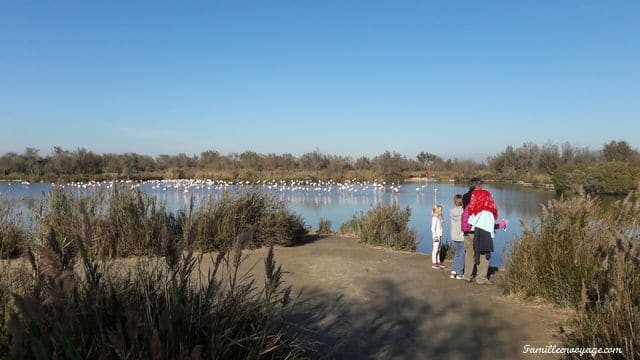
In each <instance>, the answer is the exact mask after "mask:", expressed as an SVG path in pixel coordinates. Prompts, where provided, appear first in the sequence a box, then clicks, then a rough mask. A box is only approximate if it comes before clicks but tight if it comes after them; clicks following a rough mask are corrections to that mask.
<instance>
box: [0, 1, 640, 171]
mask: <svg viewBox="0 0 640 360" xmlns="http://www.w3.org/2000/svg"><path fill="white" fill-rule="evenodd" d="M639 19H640V2H639V1H637V0H632V1H615V0H614V1H603V0H599V1H589V0H581V1H568V0H562V1H557V0H553V1H540V0H538V1H519V0H518V1H514V0H509V1H477V0H472V1H459V0H457V1H451V0H444V1H426V0H423V1H374V0H366V1H344V0H337V1H332V0H331V1H327V0H322V1H320V0H316V1H307V0H289V1H275V0H268V1H262V0H260V1H242V0H233V1H201V2H187V1H166V2H165V1H111V0H110V1H101V2H97V1H84V0H83V1H74V2H71V1H64V0H56V1H28V0H17V1H11V0H7V1H0V153H5V152H7V151H18V152H21V151H22V150H23V149H24V148H25V147H27V146H32V147H36V148H39V149H41V150H42V152H43V153H48V152H49V151H50V149H51V147H52V146H54V145H60V146H63V147H65V148H75V147H77V146H82V147H87V148H89V149H92V150H95V151H98V152H125V151H135V152H141V153H148V154H152V155H157V154H161V153H179V152H185V153H188V154H192V153H199V152H200V151H202V150H206V149H216V150H218V151H220V152H222V153H225V154H226V153H229V152H241V151H244V150H254V151H257V152H261V153H267V152H276V153H283V152H291V153H293V154H296V155H299V154H302V153H305V152H308V151H313V150H314V149H316V148H319V149H320V151H322V152H326V153H332V154H342V155H351V156H360V155H363V154H365V155H375V154H379V153H381V152H383V151H384V150H394V151H399V152H401V153H403V154H406V155H410V156H413V155H415V154H417V153H418V152H420V151H429V152H433V153H436V154H439V155H442V156H445V157H460V158H480V157H482V156H484V155H487V154H491V153H494V152H497V151H501V150H502V149H504V147H505V146H506V145H508V144H513V145H520V144H522V143H523V142H525V141H534V142H538V143H540V144H542V143H544V142H546V141H554V142H564V141H570V142H572V143H575V144H577V145H583V146H590V147H592V148H599V147H600V146H601V145H602V144H604V143H606V142H608V141H609V140H614V139H615V140H619V139H622V140H627V141H628V142H629V143H630V144H631V145H632V146H633V147H635V148H638V147H640V129H639V128H638V123H640V20H639Z"/></svg>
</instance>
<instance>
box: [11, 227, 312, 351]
mask: <svg viewBox="0 0 640 360" xmlns="http://www.w3.org/2000/svg"><path fill="white" fill-rule="evenodd" d="M82 222H83V228H82V233H83V235H81V236H77V237H76V240H75V242H76V245H77V249H78V251H77V253H76V254H75V256H72V257H69V256H66V255H65V253H64V251H63V247H64V246H65V244H63V243H62V242H61V241H60V239H61V238H60V237H59V236H57V234H56V233H55V231H53V230H52V231H51V232H50V233H49V235H48V236H47V238H46V239H45V240H46V241H45V242H44V244H43V245H40V246H38V247H37V249H36V251H35V252H34V253H30V256H29V260H30V263H31V267H32V276H31V279H30V280H29V282H28V283H29V284H30V286H28V288H27V290H26V291H24V292H22V293H14V294H13V295H12V296H13V305H14V306H12V307H11V308H10V311H9V312H10V314H9V322H8V324H3V323H0V324H2V325H3V326H2V327H1V328H0V350H7V351H9V355H10V356H11V357H12V358H64V359H67V358H68V359H86V358H97V359H116V358H119V359H122V358H130V359H137V358H153V359H182V358H185V359H186V358H189V359H200V358H223V359H246V358H296V357H299V356H301V355H303V354H304V351H305V349H304V346H303V344H302V343H301V342H300V341H299V340H298V338H297V337H296V336H295V335H292V334H293V332H292V331H289V330H288V326H289V325H288V324H289V323H288V318H289V315H290V313H291V310H292V308H293V306H294V304H295V302H294V301H292V298H291V296H290V288H288V287H284V286H283V285H282V271H281V269H280V267H279V266H277V264H276V263H275V260H274V256H273V248H270V249H269V253H268V256H267V258H266V259H265V273H266V275H265V283H264V286H263V287H262V288H259V287H258V286H257V285H256V282H255V279H251V278H247V277H245V276H243V275H241V274H242V273H241V272H239V268H240V266H241V264H242V262H243V255H242V247H243V245H245V244H246V242H247V241H249V239H248V236H247V235H246V234H245V235H243V236H239V237H238V238H237V239H236V241H235V242H234V245H233V247H232V248H231V249H229V251H222V252H220V253H219V254H218V255H217V256H216V257H215V258H211V259H210V261H211V263H210V267H209V270H206V271H204V272H201V270H202V269H203V268H205V267H204V266H203V264H204V262H206V261H207V259H206V258H203V256H202V255H199V256H197V255H195V254H194V252H193V246H187V247H186V248H177V247H176V248H173V250H172V251H171V252H170V253H168V254H167V257H166V258H164V259H156V260H147V261H142V262H140V263H138V265H137V266H135V267H134V268H133V269H131V268H129V270H126V271H125V270H122V268H123V267H122V266H118V263H113V262H112V263H109V262H102V261H98V260H97V259H96V258H95V257H93V256H92V255H91V254H90V252H89V251H88V248H87V244H88V241H87V240H88V238H87V236H92V235H94V233H93V232H92V231H93V230H92V229H94V226H93V225H94V224H92V223H91V219H90V218H89V217H87V216H86V215H83V220H82ZM187 232H188V233H190V234H195V230H193V231H187ZM194 240H195V239H194V237H193V236H192V237H191V239H190V240H189V241H190V242H193V241H194ZM182 250H185V252H183V251H182ZM76 263H79V264H76ZM125 268H126V267H125ZM118 269H119V270H118ZM1 290H2V288H0V291H1ZM3 294H5V293H0V296H2V295H3ZM5 298H6V297H5ZM2 299H3V297H0V300H2ZM2 304H3V303H0V305H2ZM6 309H7V307H6V306H4V307H0V310H6ZM3 319H4V318H3ZM3 347H4V348H3Z"/></svg>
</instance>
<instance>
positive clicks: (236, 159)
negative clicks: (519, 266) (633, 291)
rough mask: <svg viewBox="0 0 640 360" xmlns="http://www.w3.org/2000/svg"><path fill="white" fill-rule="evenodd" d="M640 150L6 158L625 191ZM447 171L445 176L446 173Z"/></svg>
mask: <svg viewBox="0 0 640 360" xmlns="http://www.w3.org/2000/svg"><path fill="white" fill-rule="evenodd" d="M639 169H640V154H639V153H638V151H637V150H636V149H633V148H632V147H631V146H630V145H629V144H628V143H627V142H626V141H611V142H609V143H607V144H605V145H604V146H603V148H602V149H600V150H591V149H589V148H587V147H580V146H576V145H572V144H570V143H564V144H555V143H546V144H544V145H538V144H535V143H532V142H527V143H524V144H522V145H521V146H519V147H513V146H511V145H509V146H507V147H506V148H505V149H504V151H502V152H500V153H498V154H496V155H494V156H490V157H489V158H488V159H487V162H478V161H473V160H458V159H447V160H445V159H443V158H442V157H440V156H438V155H436V154H433V153H430V152H424V151H423V152H421V153H420V154H418V155H417V156H416V157H415V158H409V157H407V156H405V155H402V154H400V153H398V152H392V151H385V152H383V153H381V154H379V155H377V156H374V157H367V156H361V157H358V158H352V157H350V156H339V155H330V154H325V153H322V152H320V150H318V149H316V150H314V151H312V152H308V153H305V154H302V155H300V156H295V155H293V154H290V153H284V154H275V153H269V154H260V153H257V152H255V151H245V152H243V153H230V154H227V155H223V154H221V153H219V152H218V151H215V150H207V151H203V152H201V153H200V154H199V155H195V154H194V155H187V154H184V153H180V154H177V155H167V154H163V155H158V156H156V157H152V156H149V155H141V154H136V153H124V154H113V153H105V154H97V153H94V152H92V151H90V150H87V149H85V148H77V149H75V150H67V149H63V148H61V147H59V146H56V147H54V148H53V150H52V152H51V154H49V155H46V156H42V155H40V151H39V150H38V149H35V148H27V149H25V151H24V152H23V153H22V154H18V153H14V152H9V153H6V154H4V155H2V157H0V177H2V178H5V179H22V178H24V179H28V180H50V181H61V180H89V179H96V180H100V179H105V180H106V179H114V178H119V179H153V178H155V179H159V178H205V177H209V178H221V179H229V180H256V179H289V178H304V177H311V178H316V179H336V180H340V179H353V178H356V179H360V180H373V179H379V180H385V181H395V182H400V181H402V180H403V179H405V178H407V177H410V176H425V175H427V174H429V175H431V176H432V175H433V174H438V177H439V179H440V180H448V179H450V178H456V179H458V180H460V179H465V178H469V177H471V176H474V175H481V176H482V177H483V178H487V179H492V178H493V179H499V180H520V181H526V182H531V183H539V184H544V183H553V184H554V185H555V187H556V189H558V190H559V191H577V192H583V191H585V192H594V193H610V194H623V193H628V192H629V191H631V190H635V189H636V188H637V187H638V179H639V176H640V170H639ZM443 174H444V175H443Z"/></svg>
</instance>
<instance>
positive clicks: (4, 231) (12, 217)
mask: <svg viewBox="0 0 640 360" xmlns="http://www.w3.org/2000/svg"><path fill="white" fill-rule="evenodd" d="M27 239H28V238H27V232H26V230H25V228H24V225H23V221H22V213H21V212H19V211H18V209H17V206H16V204H15V202H13V201H11V200H9V199H6V198H5V197H4V196H3V195H1V194H0V259H14V258H17V257H20V256H22V255H23V253H24V252H25V250H26V249H27V246H28V244H27Z"/></svg>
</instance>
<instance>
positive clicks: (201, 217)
mask: <svg viewBox="0 0 640 360" xmlns="http://www.w3.org/2000/svg"><path fill="white" fill-rule="evenodd" d="M4 213H7V214H8V212H6V211H5V212H4ZM4 213H3V210H2V209H1V208H0V236H3V242H2V250H3V252H2V255H3V256H4V253H5V251H4V249H5V247H6V248H7V249H9V250H7V254H8V255H7V257H11V256H20V254H22V252H20V250H19V247H18V246H17V245H13V244H14V243H16V244H22V243H24V242H26V241H27V240H28V239H27V235H28V234H29V233H32V234H33V235H32V236H33V239H32V240H33V242H34V243H36V244H41V243H43V242H44V241H45V239H46V237H47V236H48V235H49V232H50V231H51V230H53V231H54V232H55V233H56V236H57V238H58V240H59V241H60V243H61V244H62V248H63V249H65V251H66V252H67V253H68V256H73V255H74V252H75V251H77V249H76V245H75V239H76V237H77V236H79V235H81V229H82V227H83V221H84V220H82V219H83V218H87V219H89V220H90V222H91V224H92V230H93V231H92V235H91V237H90V238H87V239H86V246H87V251H88V252H89V253H91V254H92V255H93V256H96V257H98V258H116V257H127V256H150V255H157V256H166V254H167V253H168V252H169V251H171V249H173V248H175V247H177V246H180V245H185V244H186V242H187V240H188V237H189V236H191V235H190V233H189V232H192V233H193V234H192V235H193V236H194V238H195V243H194V244H195V246H196V248H197V249H198V250H201V251H212V250H225V249H228V248H229V247H231V246H232V245H233V242H234V241H235V239H236V238H237V237H238V236H239V235H240V234H242V233H244V232H246V231H247V230H249V229H253V231H254V236H253V237H252V239H251V241H250V243H249V244H248V246H250V247H260V246H265V245H293V244H295V243H296V242H298V241H300V240H301V239H302V238H303V237H304V236H305V235H306V234H307V229H306V227H305V224H304V221H303V220H302V218H301V217H300V216H299V215H296V214H294V213H292V212H291V211H290V210H289V209H288V208H287V206H286V204H285V203H284V202H282V201H278V200H276V199H275V198H273V197H269V196H267V195H262V194H259V193H254V192H246V193H240V194H235V195H225V196H224V197H223V198H222V199H219V200H215V199H213V198H210V199H207V200H205V201H203V202H201V203H198V204H196V203H194V201H193V200H192V201H191V203H190V206H189V208H187V209H182V210H180V211H178V212H177V213H175V214H174V213H171V212H169V211H168V210H167V208H166V205H165V204H164V203H158V201H157V199H156V198H154V197H152V196H149V195H146V194H144V193H142V192H140V190H139V189H137V188H129V187H124V186H115V187H114V188H113V189H112V190H111V191H97V192H93V193H90V194H87V195H82V194H80V195H79V194H74V193H71V192H68V191H64V190H63V189H61V188H53V189H52V190H51V191H50V192H49V193H48V194H47V196H46V197H45V198H44V199H43V201H42V202H41V203H40V204H39V206H37V207H34V208H32V209H31V211H30V213H31V225H32V227H33V228H34V230H33V231H31V232H26V231H22V232H20V231H18V230H21V229H23V226H21V225H20V224H18V223H17V220H16V219H17V217H16V216H9V215H7V216H3V214H4ZM4 229H9V230H4ZM5 234H9V236H8V239H13V240H11V241H9V240H7V241H4V238H5V237H6V236H5ZM5 244H7V246H5ZM9 245H11V246H9ZM10 249H18V250H13V252H10V251H11V250H10ZM14 253H15V255H14Z"/></svg>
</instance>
